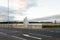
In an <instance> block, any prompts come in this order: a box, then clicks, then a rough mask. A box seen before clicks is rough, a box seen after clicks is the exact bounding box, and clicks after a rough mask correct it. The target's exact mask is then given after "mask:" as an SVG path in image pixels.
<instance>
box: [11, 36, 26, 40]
mask: <svg viewBox="0 0 60 40" xmlns="http://www.w3.org/2000/svg"><path fill="white" fill-rule="evenodd" d="M11 37H14V38H17V39H23V38H20V37H17V36H11ZM23 40H27V39H23Z"/></svg>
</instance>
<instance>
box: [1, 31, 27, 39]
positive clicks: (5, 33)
mask: <svg viewBox="0 0 60 40" xmlns="http://www.w3.org/2000/svg"><path fill="white" fill-rule="evenodd" d="M0 34H2V35H5V36H7V35H8V34H6V33H3V32H0ZM9 36H10V37H13V38H16V39H20V40H21V39H22V40H27V39H24V38H21V37H17V36H13V35H9Z"/></svg>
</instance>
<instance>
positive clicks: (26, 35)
mask: <svg viewBox="0 0 60 40" xmlns="http://www.w3.org/2000/svg"><path fill="white" fill-rule="evenodd" d="M22 35H23V36H25V37H30V38H34V39H39V40H41V39H42V38H39V37H35V36H30V35H28V34H22Z"/></svg>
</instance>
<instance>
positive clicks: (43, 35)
mask: <svg viewBox="0 0 60 40" xmlns="http://www.w3.org/2000/svg"><path fill="white" fill-rule="evenodd" d="M29 34H32V35H41V36H45V37H52V36H47V35H43V34H36V33H29Z"/></svg>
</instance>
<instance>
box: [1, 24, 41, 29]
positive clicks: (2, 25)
mask: <svg viewBox="0 0 60 40" xmlns="http://www.w3.org/2000/svg"><path fill="white" fill-rule="evenodd" d="M0 28H28V29H41V28H42V25H41V24H29V25H27V26H24V24H0Z"/></svg>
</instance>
